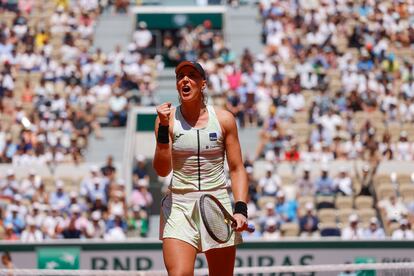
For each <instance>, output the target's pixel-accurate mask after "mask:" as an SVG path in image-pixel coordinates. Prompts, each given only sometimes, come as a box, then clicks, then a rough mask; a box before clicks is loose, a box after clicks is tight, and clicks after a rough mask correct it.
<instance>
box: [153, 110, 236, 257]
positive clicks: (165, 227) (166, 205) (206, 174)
mask: <svg viewBox="0 0 414 276" xmlns="http://www.w3.org/2000/svg"><path fill="white" fill-rule="evenodd" d="M207 111H208V122H207V124H206V125H205V126H204V127H202V128H194V127H191V126H190V125H189V124H188V123H187V122H186V121H185V119H184V117H183V116H182V114H181V112H180V107H177V109H176V111H175V114H174V129H173V138H172V141H173V142H172V167H173V176H172V180H171V184H170V186H169V190H170V192H169V193H168V194H167V196H166V197H164V199H163V200H162V202H161V215H160V239H164V238H175V239H179V240H183V241H185V242H187V243H189V244H191V245H193V246H194V247H195V248H197V249H198V251H199V252H205V251H207V250H209V249H212V248H220V247H228V246H232V245H236V244H239V243H241V242H242V240H241V235H240V234H239V233H233V235H232V237H231V238H230V240H229V241H228V242H227V243H224V244H219V243H217V242H216V241H214V240H213V239H212V238H211V237H210V236H209V234H208V233H207V231H206V229H205V227H204V225H203V223H202V220H201V217H200V211H199V206H198V199H199V198H200V196H201V195H202V194H204V193H209V194H212V195H214V196H216V197H217V199H218V200H220V202H221V203H222V204H223V206H224V207H225V208H226V209H227V210H228V211H229V212H230V213H232V212H233V211H232V208H231V201H230V197H229V194H228V192H227V186H226V182H227V179H226V175H225V173H224V157H225V147H224V140H223V135H222V129H221V126H220V123H219V121H218V119H217V115H216V112H215V111H214V108H213V107H212V106H210V105H208V106H207Z"/></svg>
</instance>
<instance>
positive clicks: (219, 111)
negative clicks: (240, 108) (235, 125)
mask: <svg viewBox="0 0 414 276" xmlns="http://www.w3.org/2000/svg"><path fill="white" fill-rule="evenodd" d="M213 108H214V111H215V112H216V116H217V118H218V119H219V120H231V119H234V116H233V114H232V113H231V112H230V111H228V110H227V109H224V108H222V107H219V106H214V107H213Z"/></svg>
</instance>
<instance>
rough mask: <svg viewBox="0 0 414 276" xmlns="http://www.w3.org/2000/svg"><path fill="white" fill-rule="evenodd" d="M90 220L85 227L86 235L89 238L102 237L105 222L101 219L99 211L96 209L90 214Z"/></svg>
mask: <svg viewBox="0 0 414 276" xmlns="http://www.w3.org/2000/svg"><path fill="white" fill-rule="evenodd" d="M91 219H92V222H90V223H89V225H88V227H87V229H86V236H87V237H88V238H89V239H102V238H103V237H104V235H105V230H106V229H105V222H104V220H103V219H102V215H101V212H100V211H98V210H96V211H93V212H92V214H91Z"/></svg>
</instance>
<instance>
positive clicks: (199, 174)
mask: <svg viewBox="0 0 414 276" xmlns="http://www.w3.org/2000/svg"><path fill="white" fill-rule="evenodd" d="M175 73H176V88H177V91H178V97H179V101H180V103H181V104H180V105H179V106H178V107H177V108H174V107H172V106H171V103H168V102H167V103H163V104H161V105H159V106H157V113H158V117H157V119H156V122H155V135H156V139H157V146H156V149H155V154H154V161H153V166H154V168H155V170H156V172H157V173H158V175H160V176H167V175H168V174H169V173H170V172H171V171H172V180H171V184H170V186H169V193H168V194H167V196H166V197H164V199H163V200H162V202H161V216H160V217H161V221H160V239H161V240H162V241H163V256H164V263H165V266H166V268H167V271H168V274H169V275H193V274H194V263H195V259H196V255H197V253H199V252H204V253H205V255H206V258H207V262H208V267H209V275H233V269H234V262H235V256H236V248H235V246H236V245H237V244H239V243H241V235H240V233H239V232H240V231H242V230H245V229H246V228H247V205H246V201H247V191H248V184H247V174H246V171H245V169H244V166H243V162H242V157H241V156H242V155H241V149H240V143H239V139H238V132H237V126H236V121H235V119H234V117H233V115H232V114H231V113H230V112H228V111H226V110H221V109H217V108H215V107H212V106H210V105H207V104H206V96H205V95H204V90H205V89H206V75H205V72H204V69H203V68H202V66H201V65H200V64H199V63H195V62H190V61H183V62H181V63H180V64H179V65H178V66H177V67H176V69H175ZM225 157H226V158H227V163H228V167H229V170H230V178H231V183H232V184H231V189H232V193H233V197H234V202H235V206H234V209H235V210H234V212H233V211H232V207H231V202H230V197H229V194H228V192H227V187H226V182H227V181H226V176H225V172H224V160H225ZM205 193H208V194H211V195H213V196H214V197H216V198H217V199H218V200H219V201H220V203H221V204H222V205H223V206H224V207H225V209H226V210H227V211H229V212H231V214H233V218H234V220H235V223H234V230H235V231H234V232H232V234H231V236H229V237H230V238H229V239H228V241H226V242H222V243H219V242H217V241H215V240H214V239H213V238H212V237H211V235H209V233H208V232H207V231H206V227H205V225H204V223H203V219H201V218H200V217H201V215H200V205H199V204H198V202H199V199H200V197H201V195H203V194H205ZM233 218H232V219H233Z"/></svg>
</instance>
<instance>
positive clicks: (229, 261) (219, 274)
mask: <svg viewBox="0 0 414 276" xmlns="http://www.w3.org/2000/svg"><path fill="white" fill-rule="evenodd" d="M205 254H206V258H207V263H208V271H209V276H231V275H233V270H234V262H235V260H236V247H235V246H229V247H223V248H214V249H210V250H208V251H206V253H205Z"/></svg>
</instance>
